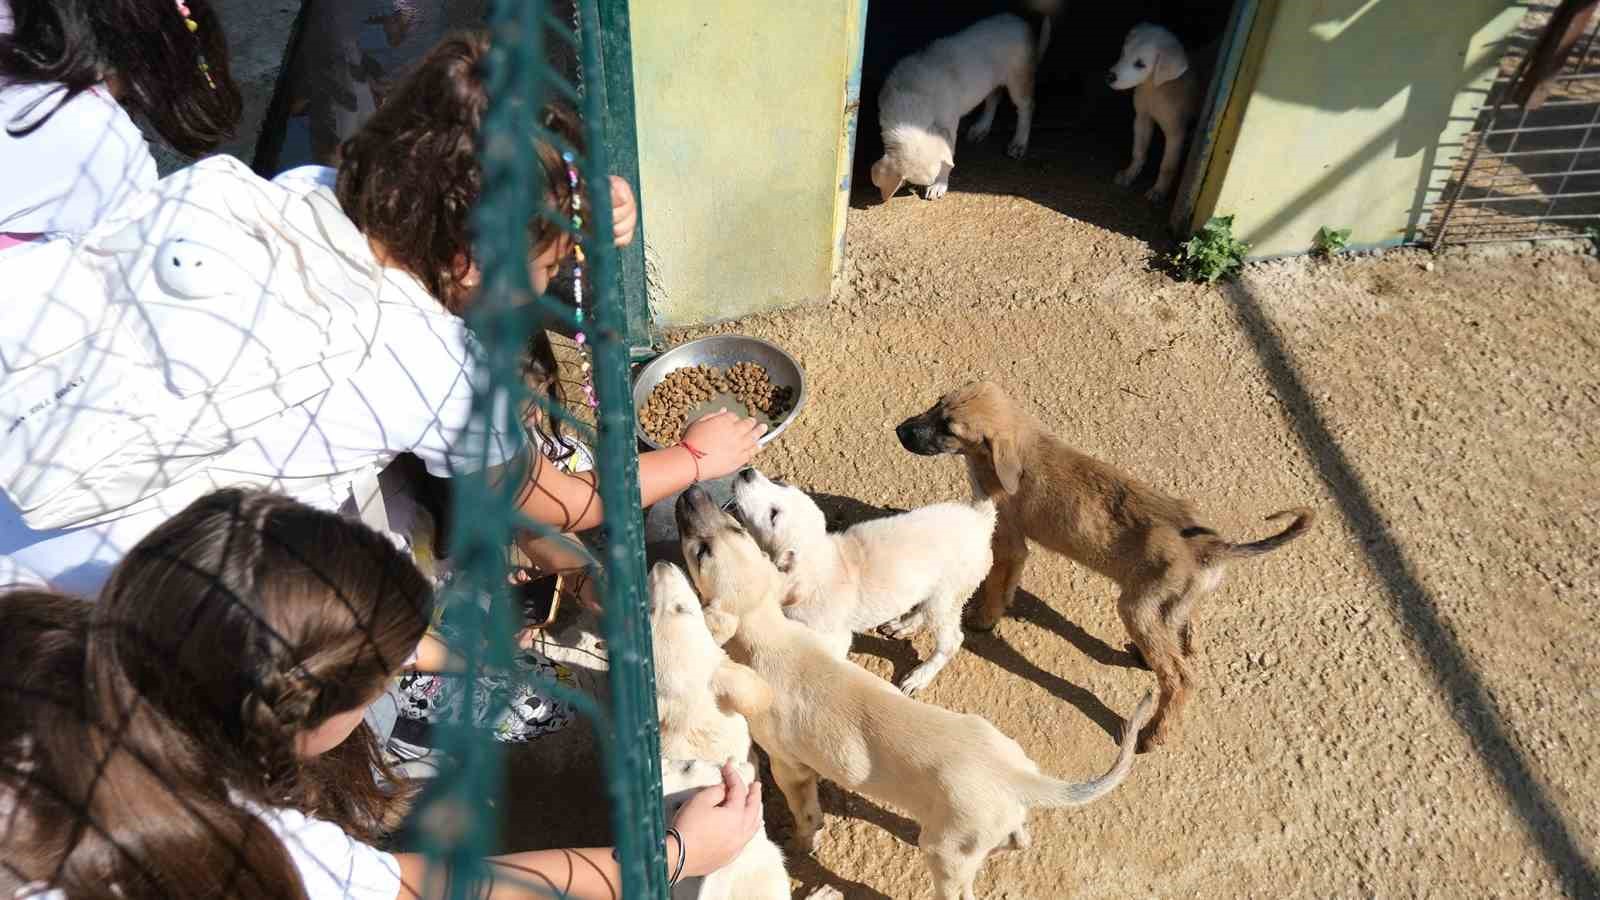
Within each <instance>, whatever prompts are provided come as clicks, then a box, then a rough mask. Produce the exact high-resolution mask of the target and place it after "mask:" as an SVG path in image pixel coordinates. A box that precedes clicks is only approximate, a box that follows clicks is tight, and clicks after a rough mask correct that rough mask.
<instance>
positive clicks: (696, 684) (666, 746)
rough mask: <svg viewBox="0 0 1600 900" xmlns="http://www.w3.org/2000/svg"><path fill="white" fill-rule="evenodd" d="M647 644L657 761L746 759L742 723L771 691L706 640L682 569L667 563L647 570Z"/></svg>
mask: <svg viewBox="0 0 1600 900" xmlns="http://www.w3.org/2000/svg"><path fill="white" fill-rule="evenodd" d="M650 642H651V645H652V649H653V650H654V651H655V659H656V713H657V715H658V716H659V717H660V720H661V755H662V756H663V757H666V758H668V759H704V760H719V761H720V760H725V759H733V760H739V761H741V762H749V761H750V760H751V759H753V757H752V756H751V753H750V726H749V725H748V724H746V716H753V715H757V714H759V713H761V712H763V711H764V710H766V708H767V707H768V706H769V705H771V703H772V690H771V688H769V687H767V684H766V682H764V681H762V680H761V678H760V677H759V676H758V675H756V673H754V672H752V671H750V669H748V668H746V667H744V666H741V665H739V664H738V663H736V662H734V661H733V660H731V659H728V655H727V654H726V653H724V652H722V648H721V647H720V646H718V645H717V642H716V641H714V640H712V639H711V632H710V631H708V630H707V629H706V620H705V615H704V613H702V612H701V609H700V598H699V597H698V596H697V595H696V594H695V592H694V588H693V587H691V586H690V584H689V579H688V577H687V576H685V575H684V574H683V570H682V569H680V568H678V567H677V566H674V565H672V564H671V563H665V562H660V563H656V565H655V568H653V569H651V570H650Z"/></svg>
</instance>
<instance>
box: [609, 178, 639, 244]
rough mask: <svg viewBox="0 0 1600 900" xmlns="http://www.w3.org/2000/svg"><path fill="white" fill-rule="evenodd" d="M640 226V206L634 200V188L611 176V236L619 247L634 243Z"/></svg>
mask: <svg viewBox="0 0 1600 900" xmlns="http://www.w3.org/2000/svg"><path fill="white" fill-rule="evenodd" d="M638 224H639V205H638V204H637V203H635V202H634V200H633V188H632V187H630V186H629V185H628V183H627V182H626V181H623V180H622V179H621V178H618V177H617V176H615V175H613V176H611V236H612V238H613V239H614V240H615V241H616V244H617V246H618V247H626V246H628V245H629V244H631V243H633V231H634V228H635V227H636V226H637V225H638Z"/></svg>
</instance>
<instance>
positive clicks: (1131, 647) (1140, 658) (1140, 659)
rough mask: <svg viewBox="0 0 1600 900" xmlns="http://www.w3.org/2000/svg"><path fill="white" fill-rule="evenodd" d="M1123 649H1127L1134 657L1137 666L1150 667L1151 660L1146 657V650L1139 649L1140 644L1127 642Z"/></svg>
mask: <svg viewBox="0 0 1600 900" xmlns="http://www.w3.org/2000/svg"><path fill="white" fill-rule="evenodd" d="M1123 649H1125V650H1127V651H1128V655H1129V656H1131V657H1133V664H1134V665H1135V666H1137V667H1139V668H1141V669H1148V668H1150V662H1149V661H1148V660H1146V659H1145V658H1144V651H1142V650H1140V649H1139V645H1138V644H1127V645H1126V646H1125V647H1124V648H1123Z"/></svg>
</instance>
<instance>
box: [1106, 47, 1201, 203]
mask: <svg viewBox="0 0 1600 900" xmlns="http://www.w3.org/2000/svg"><path fill="white" fill-rule="evenodd" d="M1106 83H1107V84H1109V85H1111V87H1112V88H1113V89H1115V90H1119V91H1126V90H1130V89H1131V90H1132V91H1133V159H1132V160H1131V161H1130V162H1129V163H1128V167H1127V168H1126V169H1123V170H1122V171H1121V172H1118V173H1117V177H1116V182H1117V184H1119V185H1121V186H1123V187H1129V186H1131V185H1132V184H1133V183H1134V181H1136V180H1137V179H1138V178H1139V172H1140V171H1141V170H1142V169H1144V162H1145V154H1146V153H1148V152H1149V150H1150V137H1151V132H1152V128H1153V127H1154V126H1156V125H1160V126H1161V135H1162V138H1163V140H1164V141H1165V142H1166V146H1165V149H1163V150H1162V151H1161V169H1160V171H1159V172H1158V173H1157V175H1156V183H1155V185H1154V186H1153V187H1151V188H1150V190H1148V191H1146V192H1145V195H1144V196H1145V199H1147V200H1149V201H1150V202H1152V203H1160V202H1161V201H1163V200H1165V199H1166V198H1167V195H1168V194H1170V193H1171V192H1172V184H1173V181H1174V180H1176V179H1177V177H1178V166H1179V164H1180V163H1181V162H1182V161H1183V148H1184V145H1185V142H1186V141H1187V140H1188V137H1189V128H1190V126H1191V125H1192V124H1193V123H1194V119H1195V117H1196V116H1198V115H1199V114H1200V96H1201V95H1200V91H1201V88H1200V77H1199V75H1198V74H1197V73H1195V72H1194V71H1193V70H1192V69H1191V68H1190V67H1189V55H1188V54H1187V53H1185V52H1184V49H1183V44H1182V43H1180V42H1179V41H1178V38H1177V36H1176V35H1174V34H1173V33H1172V32H1170V31H1168V30H1167V29H1165V28H1162V27H1161V26H1159V25H1151V24H1150V23H1148V22H1146V23H1142V24H1139V25H1135V26H1133V28H1132V29H1131V30H1130V31H1129V32H1128V37H1127V39H1126V40H1124V41H1123V42H1122V58H1121V59H1119V60H1117V64H1116V65H1115V66H1112V67H1111V71H1109V72H1107V73H1106Z"/></svg>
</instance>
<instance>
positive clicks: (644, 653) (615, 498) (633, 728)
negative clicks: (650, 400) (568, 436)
mask: <svg viewBox="0 0 1600 900" xmlns="http://www.w3.org/2000/svg"><path fill="white" fill-rule="evenodd" d="M609 5H610V6H613V7H616V8H620V10H621V14H622V18H621V21H620V23H619V22H618V21H617V20H613V21H612V22H611V25H612V26H613V27H618V26H619V24H620V27H621V31H622V33H621V35H620V36H619V35H616V34H610V35H602V32H601V29H600V17H599V15H598V12H597V10H596V9H595V6H594V4H591V3H587V2H582V0H580V2H579V9H580V13H581V16H582V19H583V48H582V49H583V68H584V71H586V72H594V71H595V70H596V69H597V68H598V69H602V71H603V73H604V74H603V78H602V79H601V80H600V83H601V84H603V85H604V90H601V91H594V90H591V91H589V92H587V94H586V95H585V96H584V112H585V119H586V123H585V124H586V126H587V129H588V135H589V139H590V143H589V154H588V155H589V159H588V162H589V166H588V168H587V172H586V174H587V180H588V186H589V197H590V203H589V211H590V213H591V214H592V215H594V217H595V222H594V225H593V228H592V229H591V233H592V234H594V235H596V236H597V237H596V240H594V241H591V242H590V244H591V245H592V246H593V248H594V249H593V252H591V253H590V254H589V258H590V260H592V263H591V268H592V270H593V271H594V273H595V277H594V282H595V286H596V287H597V288H599V289H600V291H599V295H598V296H597V297H596V302H595V304H594V318H595V322H594V324H595V328H596V330H597V332H598V333H597V334H596V335H595V338H594V340H593V341H592V342H591V346H592V347H593V352H594V387H595V395H596V396H597V397H598V399H599V401H600V406H599V410H598V416H597V418H598V421H599V442H600V454H599V456H600V459H599V466H598V468H599V477H600V502H601V504H602V508H603V509H604V510H605V546H606V551H605V552H606V559H605V560H604V562H605V575H604V578H603V579H602V584H601V588H602V596H603V597H604V598H605V599H604V601H603V602H604V603H605V610H606V612H605V615H604V616H603V617H602V625H603V626H604V630H605V634H606V646H607V648H608V658H609V660H610V672H611V677H610V684H611V727H612V740H611V743H610V746H609V748H608V749H609V752H608V753H607V754H606V787H607V790H608V791H609V793H610V794H611V817H612V825H613V829H614V831H615V834H616V841H617V851H618V853H619V854H620V856H621V860H622V895H623V896H624V897H626V898H628V900H633V898H635V897H638V898H648V900H667V889H666V884H665V881H664V880H663V879H662V878H661V877H660V876H661V873H663V872H664V867H665V859H664V846H665V844H664V841H665V826H664V825H663V823H662V817H661V741H660V734H659V730H658V729H659V720H658V719H657V717H656V702H655V667H654V660H653V659H652V655H651V644H650V617H649V598H648V597H647V596H646V593H645V571H644V511H643V510H641V509H640V508H639V453H638V447H639V444H638V439H637V438H636V437H635V436H634V435H635V432H634V411H633V379H632V377H631V376H630V374H629V362H630V356H631V354H630V344H629V325H630V321H629V319H630V316H629V310H627V309H624V304H625V296H626V295H625V294H624V293H623V292H622V291H620V290H618V288H619V287H621V286H623V285H625V284H627V280H626V279H625V278H623V277H622V276H623V274H624V272H625V269H623V267H622V266H619V264H618V263H619V260H618V255H619V254H617V253H616V252H615V250H614V249H613V248H611V247H610V241H609V240H607V238H608V237H609V236H610V234H611V202H610V186H609V179H608V173H611V172H614V171H616V169H615V168H613V165H612V161H611V158H610V156H611V155H610V151H611V149H612V147H611V146H609V145H610V144H611V140H607V139H605V138H604V137H602V136H601V135H600V134H599V133H598V131H599V129H600V128H601V127H602V123H606V124H605V126H604V127H605V128H606V129H607V130H608V132H609V136H610V138H611V139H613V140H615V141H616V143H617V145H618V146H621V147H626V148H628V150H629V151H630V152H628V154H627V157H626V159H625V161H624V164H625V165H628V166H631V168H632V175H633V180H634V181H635V182H637V180H638V156H637V151H636V150H635V149H634V148H636V147H637V142H636V140H635V135H634V117H633V75H632V72H633V68H632V65H631V63H618V62H617V61H616V60H611V59H607V60H602V52H603V51H604V48H606V47H608V46H609V47H610V53H612V54H615V53H616V44H617V43H618V42H619V41H620V43H621V45H622V50H623V55H624V59H625V58H626V54H627V53H631V52H632V51H631V50H630V49H629V43H628V41H627V40H626V37H627V4H626V2H621V0H613V2H610V3H609ZM615 11H616V10H615V9H613V12H615ZM608 62H609V63H611V64H610V65H607V63H608ZM613 85H617V86H618V88H619V90H620V91H621V96H619V97H617V98H612V97H611V96H610V93H611V90H612V87H613ZM608 106H609V112H610V115H609V116H608V115H607V112H608ZM641 203H642V201H641ZM643 246H644V240H643V235H642V234H640V235H636V236H635V238H634V243H633V245H632V247H631V249H632V250H633V251H634V255H635V258H636V259H637V261H638V270H637V274H638V276H639V277H638V280H637V281H635V282H633V283H634V285H635V287H636V288H638V290H639V291H640V292H641V293H640V294H639V296H641V297H642V291H643V287H644V265H643V260H644V256H643ZM628 305H629V306H630V307H631V304H628ZM652 876H654V877H652Z"/></svg>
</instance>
